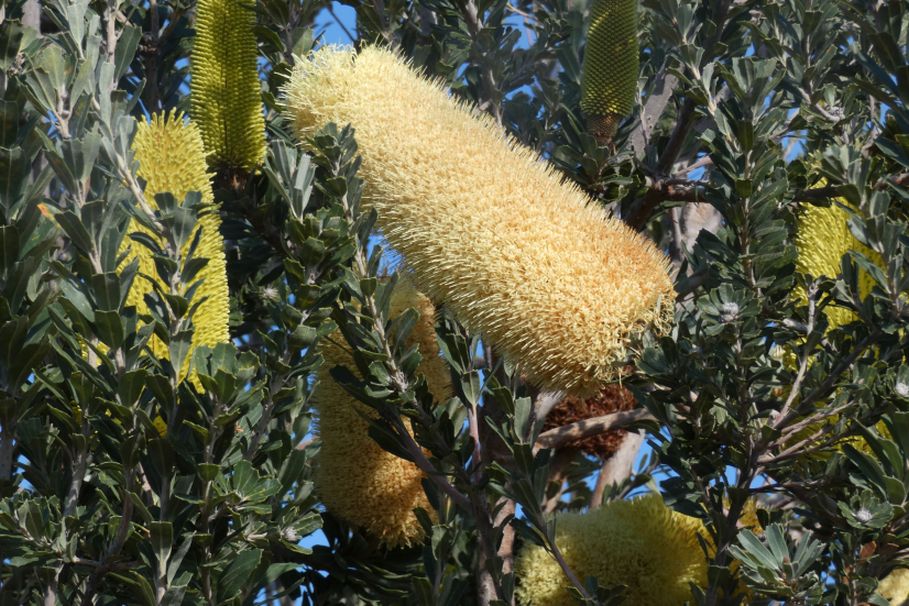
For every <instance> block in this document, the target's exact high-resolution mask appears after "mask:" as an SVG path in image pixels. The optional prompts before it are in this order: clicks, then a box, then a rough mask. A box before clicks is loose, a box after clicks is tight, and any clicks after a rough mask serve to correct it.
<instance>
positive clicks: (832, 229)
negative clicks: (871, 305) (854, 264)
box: [795, 200, 877, 328]
mask: <svg viewBox="0 0 909 606" xmlns="http://www.w3.org/2000/svg"><path fill="white" fill-rule="evenodd" d="M838 202H843V201H842V200H839V201H838ZM848 221H849V212H848V211H847V210H845V209H844V208H842V207H841V206H838V205H837V201H834V202H832V203H831V204H830V206H814V205H810V204H809V205H805V207H804V208H802V209H801V212H800V215H799V220H798V231H797V233H796V239H795V244H796V248H797V249H798V259H797V261H796V270H797V271H798V272H799V273H803V274H807V275H810V276H812V277H814V278H818V277H820V276H827V277H828V278H835V277H837V276H839V275H840V274H841V273H842V258H843V256H844V255H845V254H846V253H848V252H849V251H856V252H861V253H863V254H865V255H866V256H868V257H869V258H871V259H876V258H877V257H876V255H875V254H874V252H873V251H871V250H870V249H869V248H868V247H867V246H865V245H864V244H862V243H861V242H859V240H858V239H857V238H856V237H855V236H853V235H852V231H850V229H849V224H848ZM859 291H860V293H861V295H862V296H863V297H864V296H867V295H868V293H869V292H870V291H871V277H870V276H869V275H868V274H867V273H866V272H864V271H861V272H860V273H859ZM796 297H798V299H799V300H800V301H801V302H802V303H803V304H807V301H808V295H807V293H806V292H805V289H804V288H798V289H797V290H796ZM824 313H825V314H826V315H827V319H828V321H829V322H830V327H831V328H836V327H839V326H842V325H844V324H848V323H849V322H852V321H854V320H855V314H854V313H853V312H852V311H851V310H849V309H846V308H843V307H837V306H835V305H828V306H827V307H826V308H824Z"/></svg>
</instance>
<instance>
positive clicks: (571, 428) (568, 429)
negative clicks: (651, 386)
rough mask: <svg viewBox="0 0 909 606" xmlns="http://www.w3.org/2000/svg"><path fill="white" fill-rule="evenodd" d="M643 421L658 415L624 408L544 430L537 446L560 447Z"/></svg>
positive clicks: (641, 409)
mask: <svg viewBox="0 0 909 606" xmlns="http://www.w3.org/2000/svg"><path fill="white" fill-rule="evenodd" d="M642 421H656V417H654V416H653V415H652V414H650V412H648V411H647V410H646V409H644V408H636V409H634V410H624V411H621V412H613V413H611V414H608V415H602V416H599V417H591V418H589V419H584V420H582V421H575V422H574V423H569V424H568V425H562V426H561V427H556V428H555V429H550V430H549V431H544V432H543V433H541V434H540V437H538V438H537V447H539V448H558V447H559V446H562V445H564V444H567V443H568V442H571V441H573V440H580V439H582V438H588V437H590V436H595V435H597V434H601V433H605V432H607V431H609V430H611V429H621V428H623V427H628V426H630V425H634V424H635V423H640V422H642Z"/></svg>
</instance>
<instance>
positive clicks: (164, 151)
mask: <svg viewBox="0 0 909 606" xmlns="http://www.w3.org/2000/svg"><path fill="white" fill-rule="evenodd" d="M133 151H134V153H135V159H136V161H137V162H138V164H139V167H138V170H137V174H138V175H139V176H140V177H142V179H144V180H145V197H146V200H147V201H148V204H149V205H150V206H152V208H154V207H155V195H156V194H160V193H165V192H168V193H171V194H173V196H174V197H175V198H177V199H182V198H184V197H185V196H186V194H188V193H190V192H194V191H197V192H200V193H201V194H202V202H203V203H204V204H209V205H210V204H213V201H214V200H213V197H212V191H211V183H210V179H211V176H210V175H209V173H208V171H207V169H206V165H205V151H204V148H203V146H202V137H201V136H200V134H199V129H198V128H197V127H196V125H195V124H193V123H188V122H185V121H184V119H183V116H182V115H180V114H170V115H167V114H164V115H162V114H156V115H154V116H152V119H151V122H144V121H143V122H140V123H139V125H138V127H137V129H136V136H135V138H134V139H133ZM220 228H221V219H220V217H219V216H218V213H217V212H207V213H205V214H203V215H201V216H200V217H199V226H198V228H197V229H201V230H202V236H201V238H200V241H199V247H198V248H197V249H196V252H195V255H196V256H197V257H199V258H206V259H208V263H207V264H206V265H205V267H203V268H202V270H201V271H200V272H199V273H198V274H197V275H196V278H195V279H196V280H202V281H203V282H202V285H201V287H200V288H199V289H198V290H197V291H196V293H195V294H194V295H193V296H194V299H196V300H198V299H199V298H203V297H204V298H205V300H204V301H202V304H201V305H200V306H199V307H198V309H197V310H196V312H195V315H194V316H193V325H194V333H193V338H192V344H191V346H190V349H189V352H188V353H187V359H188V358H189V357H190V356H192V352H193V351H194V350H195V348H196V347H198V346H199V345H207V346H209V347H214V346H215V345H217V344H218V343H228V342H229V341H230V333H229V330H228V316H229V313H230V303H229V295H228V289H227V265H226V261H225V257H224V242H223V240H222V238H221V232H220ZM129 231H130V232H133V231H146V230H145V228H144V227H142V226H141V225H139V224H138V223H137V222H136V221H133V222H132V224H131V225H130V228H129ZM193 237H194V236H193ZM193 237H191V238H189V241H188V242H187V244H186V248H188V247H189V243H190V242H192V240H193ZM126 246H129V247H130V249H131V250H132V253H133V255H134V256H135V258H137V259H138V260H139V274H140V276H141V275H145V276H152V277H155V278H157V272H156V270H155V262H154V260H153V259H152V254H151V251H149V250H148V249H147V248H145V247H144V246H142V245H140V244H137V243H135V242H132V241H131V240H126V241H125V242H124V247H126ZM131 260H132V257H130V258H127V259H126V261H125V263H129V262H130V261H131ZM152 290H153V288H152V285H151V284H150V283H149V282H148V280H146V279H143V278H139V279H137V280H135V281H134V282H133V285H132V288H131V289H130V291H129V295H128V296H127V299H126V304H127V305H135V306H136V308H137V309H138V310H139V313H140V314H142V313H147V306H146V304H145V295H147V294H149V293H151V292H152ZM149 346H150V348H151V350H152V352H153V353H154V355H155V356H157V357H159V358H166V357H167V356H168V348H167V347H166V346H165V345H164V343H163V342H161V340H160V339H158V338H157V337H155V336H153V337H152V338H151V340H150V341H149ZM187 368H188V364H183V366H182V376H181V377H180V378H181V379H182V378H185V377H186V371H187ZM193 382H194V383H196V379H193ZM197 386H198V384H197Z"/></svg>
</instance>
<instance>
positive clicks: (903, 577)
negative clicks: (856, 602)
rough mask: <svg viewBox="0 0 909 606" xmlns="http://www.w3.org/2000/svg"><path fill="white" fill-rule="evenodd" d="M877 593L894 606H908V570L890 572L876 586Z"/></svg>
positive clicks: (901, 569) (899, 569)
mask: <svg viewBox="0 0 909 606" xmlns="http://www.w3.org/2000/svg"><path fill="white" fill-rule="evenodd" d="M877 592H878V593H879V594H881V595H882V596H884V597H885V598H887V599H888V600H889V601H890V603H891V604H894V605H895V606H897V605H898V606H905V605H906V604H909V568H897V569H896V570H894V571H893V572H891V573H890V574H889V575H887V576H886V577H885V578H884V580H883V581H881V583H880V585H878V588H877Z"/></svg>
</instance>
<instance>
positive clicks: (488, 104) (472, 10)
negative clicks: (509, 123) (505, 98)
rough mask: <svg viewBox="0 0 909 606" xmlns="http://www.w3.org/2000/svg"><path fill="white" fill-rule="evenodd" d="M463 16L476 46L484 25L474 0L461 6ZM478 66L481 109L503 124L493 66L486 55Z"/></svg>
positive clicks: (479, 59) (497, 122)
mask: <svg viewBox="0 0 909 606" xmlns="http://www.w3.org/2000/svg"><path fill="white" fill-rule="evenodd" d="M461 15H462V16H463V17H464V22H465V23H466V24H467V31H468V32H469V33H470V39H471V46H473V45H474V44H476V41H477V39H478V38H479V37H480V32H481V31H482V30H483V23H482V21H481V20H480V12H479V9H477V4H476V2H475V1H474V0H466V2H463V3H462V4H461ZM477 65H478V66H479V68H480V84H481V86H480V98H479V102H480V103H479V107H480V109H481V110H483V111H487V112H489V113H490V114H492V117H493V118H495V121H496V124H499V125H500V126H501V124H502V117H503V116H502V106H501V104H500V103H497V102H496V100H495V98H496V96H497V94H496V93H497V92H498V85H497V84H496V81H495V74H493V73H492V65H490V63H489V61H487V60H486V57H485V55H480V56H479V57H478V59H477Z"/></svg>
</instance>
